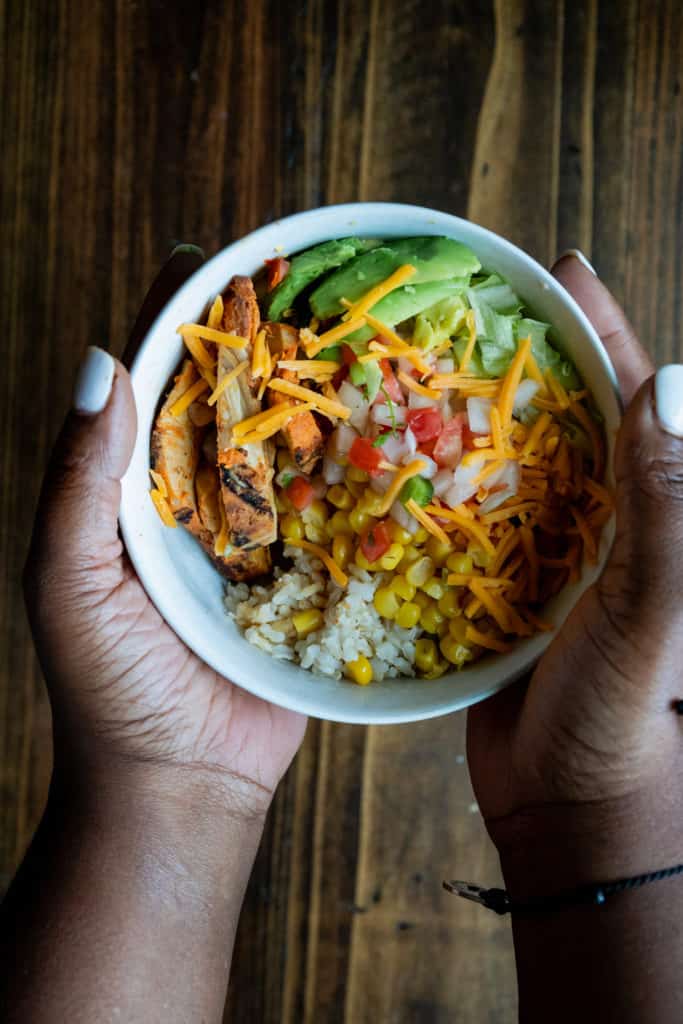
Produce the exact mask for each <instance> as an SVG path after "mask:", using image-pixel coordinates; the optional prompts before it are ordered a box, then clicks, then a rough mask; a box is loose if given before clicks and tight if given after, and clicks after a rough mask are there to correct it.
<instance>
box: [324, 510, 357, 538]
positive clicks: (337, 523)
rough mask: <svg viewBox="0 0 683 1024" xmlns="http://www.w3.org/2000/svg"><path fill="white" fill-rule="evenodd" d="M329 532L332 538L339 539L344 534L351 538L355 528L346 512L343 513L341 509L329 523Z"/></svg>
mask: <svg viewBox="0 0 683 1024" xmlns="http://www.w3.org/2000/svg"><path fill="white" fill-rule="evenodd" d="M327 532H328V534H329V535H330V537H339V536H340V535H342V534H345V535H346V536H348V537H350V536H351V534H352V533H353V528H352V526H351V523H350V522H349V517H348V515H347V514H346V512H342V511H341V509H340V510H339V511H337V512H335V513H334V515H333V516H332V518H331V519H329V520H328V521H327Z"/></svg>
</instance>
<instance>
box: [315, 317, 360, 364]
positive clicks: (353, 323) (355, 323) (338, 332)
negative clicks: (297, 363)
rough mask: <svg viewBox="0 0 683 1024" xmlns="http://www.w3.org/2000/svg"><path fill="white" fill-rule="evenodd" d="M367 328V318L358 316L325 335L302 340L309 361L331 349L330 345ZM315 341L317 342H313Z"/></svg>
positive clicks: (333, 328)
mask: <svg viewBox="0 0 683 1024" xmlns="http://www.w3.org/2000/svg"><path fill="white" fill-rule="evenodd" d="M364 326H365V317H363V316H358V317H353V318H352V319H351V320H347V321H345V322H342V323H340V324H337V326H336V327H331V328H330V330H329V331H325V333H324V334H321V335H319V336H318V337H317V338H315V335H313V336H312V339H311V340H307V339H305V338H304V339H302V341H303V345H304V349H305V351H306V355H307V356H308V358H309V359H313V357H314V356H317V354H318V352H322V350H323V349H324V348H329V347H330V345H336V343H337V342H338V341H341V340H342V339H343V338H346V337H348V335H349V334H353V332H354V331H357V330H358V329H359V328H360V327H364ZM313 339H315V340H313Z"/></svg>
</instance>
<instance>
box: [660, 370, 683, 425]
mask: <svg viewBox="0 0 683 1024" xmlns="http://www.w3.org/2000/svg"><path fill="white" fill-rule="evenodd" d="M655 408H656V409H657V416H658V418H659V422H660V423H661V425H662V428H663V429H664V430H666V432H667V434H673V435H674V437H683V366H681V365H679V364H672V365H671V366H663V367H662V368H661V370H657V373H656V374H655Z"/></svg>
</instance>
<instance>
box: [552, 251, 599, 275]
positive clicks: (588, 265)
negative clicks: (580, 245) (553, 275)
mask: <svg viewBox="0 0 683 1024" xmlns="http://www.w3.org/2000/svg"><path fill="white" fill-rule="evenodd" d="M565 256H573V257H574V259H576V260H578V261H579V263H583V265H584V267H585V268H586V270H590V272H591V274H595V276H596V277H597V276H598V275H597V274H596V273H595V267H594V266H593V264H592V263H591V262H590V260H589V259H588V257H587V256H584V254H583V253H582V252H581V250H580V249H565V251H564V252H563V253H562V255H561V256H559V257H558V259H557V263H559V262H560V260H563V259H564V258H565Z"/></svg>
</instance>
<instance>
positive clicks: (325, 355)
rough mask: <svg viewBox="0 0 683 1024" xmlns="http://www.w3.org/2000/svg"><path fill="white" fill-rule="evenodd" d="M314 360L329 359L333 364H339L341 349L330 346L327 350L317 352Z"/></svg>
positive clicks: (337, 346)
mask: <svg viewBox="0 0 683 1024" xmlns="http://www.w3.org/2000/svg"><path fill="white" fill-rule="evenodd" d="M313 358H314V359H331V360H332V361H333V362H335V363H341V361H342V347H341V345H330V346H329V347H328V348H324V349H322V350H321V351H320V352H318V354H317V356H314V357H313Z"/></svg>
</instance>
